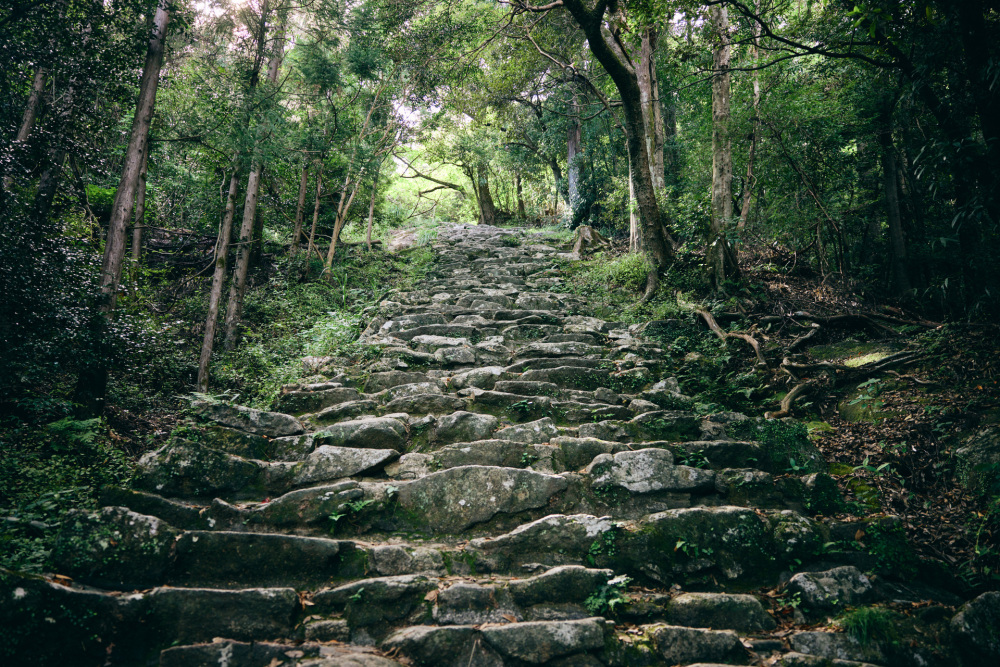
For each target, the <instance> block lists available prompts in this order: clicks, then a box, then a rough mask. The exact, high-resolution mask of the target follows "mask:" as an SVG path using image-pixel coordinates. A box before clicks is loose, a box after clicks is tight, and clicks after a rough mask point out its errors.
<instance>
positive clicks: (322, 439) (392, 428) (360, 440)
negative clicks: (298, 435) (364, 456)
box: [316, 417, 406, 452]
mask: <svg viewBox="0 0 1000 667" xmlns="http://www.w3.org/2000/svg"><path fill="white" fill-rule="evenodd" d="M316 441H317V443H320V444H323V445H331V446H334V447H357V448H362V449H395V450H396V451H398V452H403V451H405V450H406V427H405V426H403V424H402V423H401V422H400V421H399V420H397V419H390V418H388V417H372V418H369V419H356V420H351V421H346V422H340V423H338V424H332V425H331V426H327V427H326V428H324V429H323V430H322V431H320V432H318V433H317V434H316Z"/></svg>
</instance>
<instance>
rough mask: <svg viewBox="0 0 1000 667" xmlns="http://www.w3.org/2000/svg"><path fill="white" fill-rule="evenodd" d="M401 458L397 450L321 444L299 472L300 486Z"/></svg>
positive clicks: (355, 472) (354, 472)
mask: <svg viewBox="0 0 1000 667" xmlns="http://www.w3.org/2000/svg"><path fill="white" fill-rule="evenodd" d="M397 458H399V452H397V451H396V450H395V449H362V448H359V447H334V446H332V445H321V446H319V447H317V448H316V449H315V450H314V451H313V452H312V453H311V454H310V455H309V456H308V457H306V460H305V461H304V462H303V463H302V465H301V467H299V468H298V469H297V470H296V471H295V481H294V484H295V485H296V486H301V485H303V484H310V483H313V482H327V481H330V480H334V479H340V478H342V477H352V476H354V475H358V474H361V473H365V472H369V471H372V470H381V469H382V467H384V466H385V464H386V463H388V462H390V461H393V460H395V459H397Z"/></svg>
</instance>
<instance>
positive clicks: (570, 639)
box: [481, 618, 604, 665]
mask: <svg viewBox="0 0 1000 667" xmlns="http://www.w3.org/2000/svg"><path fill="white" fill-rule="evenodd" d="M481 632H482V635H483V637H484V638H485V639H486V641H487V642H489V644H490V645H491V646H492V647H493V648H495V649H496V650H497V651H498V652H499V653H501V654H503V655H505V656H508V657H511V658H516V659H518V660H523V661H525V662H528V663H531V664H535V665H539V664H542V663H545V662H548V661H549V660H552V659H553V658H558V657H561V656H564V655H571V654H574V653H584V652H586V651H594V650H599V649H602V648H604V619H603V618H587V619H582V620H578V621H533V622H528V623H511V624H509V625H487V626H485V627H483V628H482V630H481Z"/></svg>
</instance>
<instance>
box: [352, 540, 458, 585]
mask: <svg viewBox="0 0 1000 667" xmlns="http://www.w3.org/2000/svg"><path fill="white" fill-rule="evenodd" d="M368 563H369V564H370V565H371V566H372V567H373V568H375V571H376V572H377V573H378V574H380V575H382V576H384V577H393V576H398V575H402V574H415V573H419V572H433V573H434V574H442V573H443V572H444V571H445V564H444V557H443V556H442V555H441V552H440V551H438V550H437V549H431V548H429V547H405V548H404V547H402V546H399V545H397V544H382V545H379V546H376V547H372V549H371V550H370V551H369V552H368Z"/></svg>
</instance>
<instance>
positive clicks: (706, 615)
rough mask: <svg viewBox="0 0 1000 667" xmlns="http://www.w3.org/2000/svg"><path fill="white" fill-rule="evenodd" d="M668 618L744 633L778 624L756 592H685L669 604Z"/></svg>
mask: <svg viewBox="0 0 1000 667" xmlns="http://www.w3.org/2000/svg"><path fill="white" fill-rule="evenodd" d="M666 618H667V621H668V622H669V623H671V624H672V625H681V626H689V627H696V628H713V629H715V630H735V631H736V632H739V633H740V634H749V633H754V632H763V631H768V630H773V629H774V628H775V627H776V623H775V622H774V619H773V618H771V616H770V615H769V614H768V613H767V612H766V611H765V610H764V606H763V605H762V604H761V603H760V600H758V599H757V598H755V597H754V596H752V595H732V594H726V593H682V594H681V595H678V596H677V597H675V598H674V599H672V600H671V601H670V603H669V604H668V605H667V609H666Z"/></svg>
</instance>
